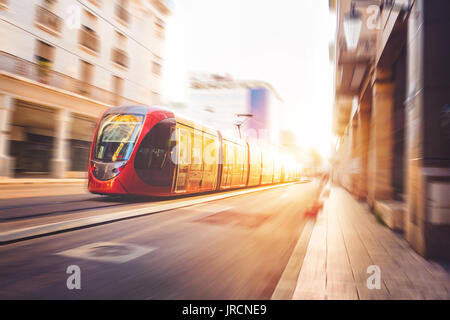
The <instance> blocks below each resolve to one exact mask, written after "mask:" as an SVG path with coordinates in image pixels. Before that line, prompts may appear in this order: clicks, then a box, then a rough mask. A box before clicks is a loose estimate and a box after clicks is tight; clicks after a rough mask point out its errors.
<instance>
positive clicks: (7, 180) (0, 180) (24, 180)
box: [0, 178, 87, 185]
mask: <svg viewBox="0 0 450 320" xmlns="http://www.w3.org/2000/svg"><path fill="white" fill-rule="evenodd" d="M86 183H87V179H78V178H65V179H56V178H0V185H17V184H86Z"/></svg>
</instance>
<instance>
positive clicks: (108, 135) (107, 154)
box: [95, 114, 144, 162]
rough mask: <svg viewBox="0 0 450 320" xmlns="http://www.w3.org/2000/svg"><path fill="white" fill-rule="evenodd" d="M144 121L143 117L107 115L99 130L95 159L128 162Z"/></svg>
mask: <svg viewBox="0 0 450 320" xmlns="http://www.w3.org/2000/svg"><path fill="white" fill-rule="evenodd" d="M143 120H144V116H143V115H135V114H108V115H106V116H105V117H104V118H103V119H102V121H101V123H100V126H99V129H98V135H97V141H96V145H95V159H96V160H101V161H106V162H116V161H126V160H128V159H129V158H130V156H131V152H132V151H133V147H134V144H135V143H136V139H137V137H138V136H139V132H140V129H141V127H142V123H143Z"/></svg>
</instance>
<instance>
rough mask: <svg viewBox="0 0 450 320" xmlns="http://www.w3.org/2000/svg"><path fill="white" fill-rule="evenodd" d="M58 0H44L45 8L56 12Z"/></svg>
mask: <svg viewBox="0 0 450 320" xmlns="http://www.w3.org/2000/svg"><path fill="white" fill-rule="evenodd" d="M57 2H58V1H57V0H43V1H42V4H43V5H44V7H45V8H47V9H48V10H50V11H54V10H55V9H56V4H57Z"/></svg>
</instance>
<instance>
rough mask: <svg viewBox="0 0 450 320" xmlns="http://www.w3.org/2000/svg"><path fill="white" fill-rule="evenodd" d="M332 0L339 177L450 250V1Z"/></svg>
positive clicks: (413, 238) (431, 248)
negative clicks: (334, 24) (334, 33)
mask: <svg viewBox="0 0 450 320" xmlns="http://www.w3.org/2000/svg"><path fill="white" fill-rule="evenodd" d="M329 3H330V9H331V10H332V11H333V12H335V13H336V18H337V25H336V26H337V32H336V39H335V42H334V43H332V44H331V46H330V49H331V50H330V53H331V59H332V60H333V61H334V63H335V104H334V111H333V112H334V114H333V121H334V123H333V129H334V132H335V134H336V135H337V136H339V140H338V143H337V146H336V153H335V154H334V156H333V164H334V175H333V178H334V180H335V181H337V182H339V183H340V184H342V185H343V186H344V187H346V188H347V189H348V190H349V191H351V192H353V193H354V194H355V195H356V196H357V197H359V198H361V199H366V200H367V201H368V203H369V204H370V206H371V207H372V208H373V210H374V212H375V214H377V215H378V216H380V217H381V218H382V219H383V220H384V221H385V222H386V223H387V225H388V226H389V227H391V228H393V229H395V230H399V231H403V232H404V235H405V237H406V239H407V240H408V241H409V243H410V244H411V245H412V246H413V247H414V248H415V249H416V250H417V251H418V252H419V253H420V254H422V255H424V256H426V257H431V258H435V257H436V258H450V250H449V248H450V197H449V195H450V126H449V118H450V73H449V70H450V60H449V57H450V42H449V41H448V40H445V39H448V34H449V32H450V25H449V21H450V2H449V1H448V0H434V1H429V0H427V1H425V0H415V1H405V0H403V1H401V0H396V1H393V0H392V1H351V0H341V1H333V0H330V1H329ZM352 4H353V5H354V7H353V11H352V8H351V5H352ZM359 30H361V31H360V34H358V31H359ZM346 33H347V34H346ZM352 40H353V41H352ZM355 40H356V41H355ZM352 43H353V44H352ZM353 46H354V48H353Z"/></svg>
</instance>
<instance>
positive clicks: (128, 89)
mask: <svg viewBox="0 0 450 320" xmlns="http://www.w3.org/2000/svg"><path fill="white" fill-rule="evenodd" d="M170 7H171V5H170V3H168V2H167V1H163V0H108V1H106V0H28V1H23V0H2V1H0V177H6V176H10V177H11V176H12V177H20V176H23V175H27V176H29V175H44V176H53V177H58V178H62V177H78V176H84V172H86V170H87V165H88V164H87V161H88V160H87V159H88V154H89V146H90V143H91V140H92V136H93V130H94V128H95V124H96V122H97V119H98V117H99V116H100V115H101V113H102V112H103V111H104V110H105V109H106V108H108V107H110V106H113V105H120V104H155V103H159V96H160V92H161V83H162V81H161V65H162V63H163V44H164V37H165V34H164V30H165V23H166V20H167V18H168V17H169V15H170Z"/></svg>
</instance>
